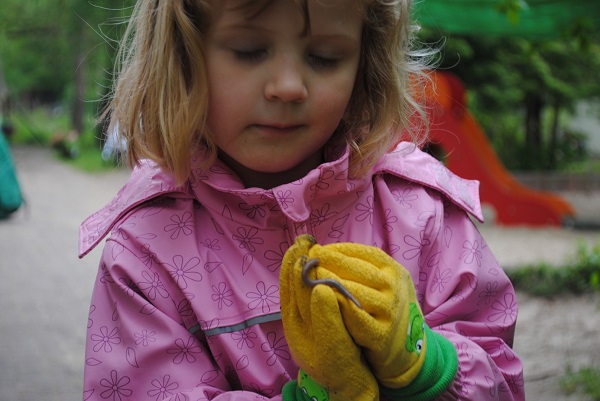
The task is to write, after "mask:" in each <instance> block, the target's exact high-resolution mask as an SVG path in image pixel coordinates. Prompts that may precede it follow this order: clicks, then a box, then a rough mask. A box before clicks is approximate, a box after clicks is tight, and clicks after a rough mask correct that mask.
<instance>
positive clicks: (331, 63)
mask: <svg viewBox="0 0 600 401" xmlns="http://www.w3.org/2000/svg"><path fill="white" fill-rule="evenodd" d="M308 61H309V63H310V65H311V66H312V67H314V68H333V67H335V66H337V65H338V63H339V60H338V59H337V58H333V57H324V56H319V55H316V54H309V55H308Z"/></svg>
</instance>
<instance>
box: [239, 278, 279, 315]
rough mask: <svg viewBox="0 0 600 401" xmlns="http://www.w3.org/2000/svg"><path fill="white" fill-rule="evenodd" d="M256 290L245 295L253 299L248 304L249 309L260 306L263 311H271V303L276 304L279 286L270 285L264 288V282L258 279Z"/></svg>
mask: <svg viewBox="0 0 600 401" xmlns="http://www.w3.org/2000/svg"><path fill="white" fill-rule="evenodd" d="M256 291H257V292H249V293H247V294H246V296H247V297H248V298H250V299H252V300H253V301H252V302H250V303H249V304H248V308H249V309H256V308H258V307H259V306H260V307H261V309H262V311H263V313H267V312H271V305H277V303H278V302H279V288H277V286H275V285H272V286H270V287H269V288H266V286H265V283H264V282H262V281H259V282H258V283H257V284H256Z"/></svg>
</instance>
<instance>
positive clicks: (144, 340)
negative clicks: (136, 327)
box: [134, 330, 156, 347]
mask: <svg viewBox="0 0 600 401" xmlns="http://www.w3.org/2000/svg"><path fill="white" fill-rule="evenodd" d="M155 335H156V332H155V331H148V330H142V331H141V332H140V333H134V336H135V344H136V345H140V344H141V345H142V346H144V347H147V346H148V345H149V344H150V343H153V342H155V341H156V338H154V336H155Z"/></svg>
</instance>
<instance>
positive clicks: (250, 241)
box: [233, 227, 265, 252]
mask: <svg viewBox="0 0 600 401" xmlns="http://www.w3.org/2000/svg"><path fill="white" fill-rule="evenodd" d="M237 232H238V234H239V235H234V236H233V239H234V240H236V241H238V242H239V243H240V248H241V249H248V250H249V251H250V252H254V251H256V247H255V246H254V245H262V244H264V243H265V241H264V240H263V239H262V238H257V237H256V234H258V229H257V228H256V227H252V228H250V229H249V230H246V229H245V228H244V227H240V228H238V229H237Z"/></svg>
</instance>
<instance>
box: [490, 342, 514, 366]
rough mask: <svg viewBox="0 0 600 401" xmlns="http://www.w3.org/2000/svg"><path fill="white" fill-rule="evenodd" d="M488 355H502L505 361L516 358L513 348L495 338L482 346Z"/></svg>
mask: <svg viewBox="0 0 600 401" xmlns="http://www.w3.org/2000/svg"><path fill="white" fill-rule="evenodd" d="M483 349H485V350H486V351H487V352H488V353H489V354H490V355H492V356H496V355H502V356H503V357H504V358H505V359H506V360H507V361H513V360H514V359H515V358H516V355H515V353H514V352H513V350H512V349H511V348H510V347H509V346H508V344H506V343H505V342H504V341H502V340H501V339H499V338H498V339H495V340H493V341H491V342H489V343H487V344H485V345H484V346H483Z"/></svg>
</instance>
